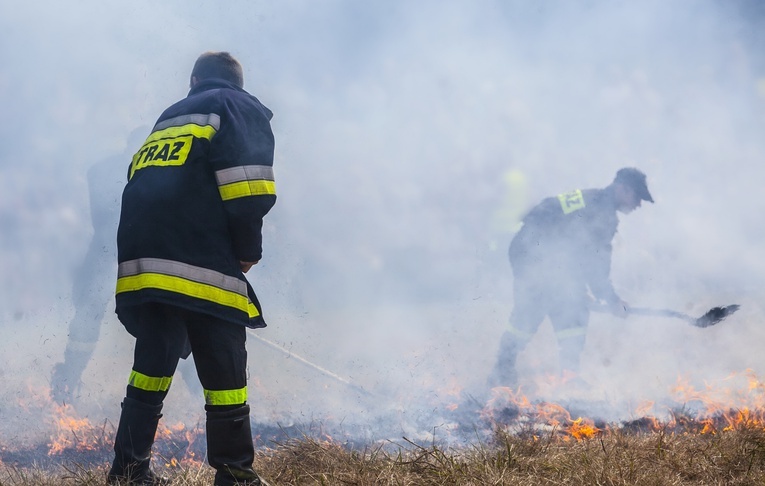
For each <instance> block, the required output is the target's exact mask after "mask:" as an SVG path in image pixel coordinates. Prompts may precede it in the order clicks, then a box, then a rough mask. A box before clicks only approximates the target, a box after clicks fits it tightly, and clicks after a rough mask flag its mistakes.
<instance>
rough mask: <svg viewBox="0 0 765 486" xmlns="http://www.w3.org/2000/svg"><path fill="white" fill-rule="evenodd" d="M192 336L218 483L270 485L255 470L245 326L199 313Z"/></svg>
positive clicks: (221, 485) (220, 485)
mask: <svg viewBox="0 0 765 486" xmlns="http://www.w3.org/2000/svg"><path fill="white" fill-rule="evenodd" d="M188 330H189V340H190V341H191V349H192V352H193V353H194V363H195V364H196V367H197V373H198V374H199V379H200V382H201V383H202V387H203V388H204V394H205V410H206V412H207V424H206V426H207V460H208V462H209V463H210V466H212V467H213V468H215V470H216V473H215V486H230V485H247V486H258V485H264V486H267V485H268V483H267V482H266V481H265V480H263V479H262V478H261V477H260V476H259V475H258V474H257V473H256V472H255V470H254V469H253V465H252V464H253V460H254V458H255V448H254V444H253V440H252V432H251V428H250V406H249V405H248V404H247V349H246V347H245V342H246V338H247V334H246V332H247V330H246V328H245V327H243V326H240V325H237V324H232V323H229V322H226V321H223V320H220V319H216V318H214V317H212V316H207V315H203V314H196V315H195V318H194V319H192V320H191V321H190V324H189V327H188Z"/></svg>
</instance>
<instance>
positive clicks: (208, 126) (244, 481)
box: [108, 52, 276, 486]
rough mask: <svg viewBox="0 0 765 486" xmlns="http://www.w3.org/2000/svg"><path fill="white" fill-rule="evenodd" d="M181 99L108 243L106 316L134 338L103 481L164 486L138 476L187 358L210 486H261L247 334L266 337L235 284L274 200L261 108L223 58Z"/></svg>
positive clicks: (197, 68)
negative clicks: (110, 274) (110, 294)
mask: <svg viewBox="0 0 765 486" xmlns="http://www.w3.org/2000/svg"><path fill="white" fill-rule="evenodd" d="M190 85H191V90H190V91H189V94H188V96H187V97H186V98H185V99H182V100H180V101H178V102H177V103H175V104H173V105H172V106H170V107H169V108H167V109H166V110H165V111H164V112H163V113H162V115H161V116H160V117H159V119H158V121H157V123H156V125H154V128H153V130H152V132H151V134H150V135H149V137H148V138H147V140H146V142H145V143H144V144H143V146H142V147H141V149H140V150H139V151H138V152H137V153H136V154H135V156H133V160H132V163H131V165H130V169H129V172H128V182H127V185H126V186H125V190H124V192H123V195H122V210H121V214H120V222H119V230H118V233H117V250H118V260H119V268H118V277H117V290H116V303H117V315H118V317H119V319H120V321H121V322H122V323H123V325H124V326H125V328H126V329H127V330H128V332H129V333H130V334H132V335H133V336H134V337H135V338H136V342H135V352H134V362H133V369H132V371H131V373H130V378H129V381H128V386H127V391H126V396H125V399H124V400H123V402H122V414H121V416H120V421H119V425H118V427H117V435H116V437H115V444H114V451H115V458H114V462H113V463H112V467H111V469H110V471H109V474H108V480H109V482H110V483H111V484H117V483H120V482H123V483H124V482H126V481H132V482H134V483H138V484H166V483H167V480H166V479H165V478H162V477H160V476H157V475H155V474H154V473H153V472H152V471H151V469H150V467H149V466H150V464H149V463H150V460H151V448H152V445H153V443H154V437H155V434H156V431H157V426H158V423H159V419H160V417H161V414H160V411H161V410H162V404H163V402H164V399H165V397H166V396H167V393H168V391H169V389H170V384H171V382H172V376H173V373H174V372H175V369H176V366H177V365H178V361H179V360H180V359H181V358H182V357H184V356H187V355H188V353H189V352H193V354H194V363H195V365H196V368H197V373H198V375H199V379H200V381H201V383H202V386H203V387H204V397H205V403H206V405H205V410H206V411H207V423H206V429H207V458H208V461H209V463H210V465H211V466H212V467H214V468H215V469H216V474H215V484H216V485H217V486H227V485H233V484H239V485H260V484H265V482H264V481H262V480H261V479H260V478H259V476H258V474H257V473H256V472H255V471H254V470H253V469H252V463H253V459H254V444H253V439H252V433H251V431H250V407H249V405H248V404H247V350H246V348H245V341H246V337H247V334H246V331H247V328H248V327H249V328H259V327H265V325H266V323H265V321H264V320H263V316H262V312H261V308H260V304H259V302H258V300H257V298H256V296H255V292H254V291H253V289H252V287H251V286H250V284H249V282H248V281H247V279H246V278H245V276H244V273H246V272H247V271H249V270H250V268H251V267H252V266H253V265H255V264H257V263H258V262H259V261H260V259H261V256H262V233H261V230H262V225H263V217H264V216H265V215H266V214H267V213H268V212H269V210H270V209H271V207H272V206H273V205H274V203H275V202H276V192H275V186H274V174H273V155H274V137H273V133H272V131H271V125H270V120H271V117H272V114H271V111H270V110H269V109H268V108H266V107H265V106H263V105H262V104H261V103H260V101H258V99H257V98H255V97H254V96H252V95H250V94H249V93H247V92H246V91H244V89H243V85H244V78H243V74H242V66H241V65H240V64H239V62H238V61H237V60H236V59H234V58H233V57H232V56H231V55H230V54H229V53H227V52H207V53H204V54H202V55H201V56H200V57H199V58H198V59H197V61H196V63H195V64H194V67H193V69H192V71H191V81H190Z"/></svg>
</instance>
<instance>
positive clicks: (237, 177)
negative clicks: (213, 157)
mask: <svg viewBox="0 0 765 486" xmlns="http://www.w3.org/2000/svg"><path fill="white" fill-rule="evenodd" d="M215 178H216V179H217V180H218V185H219V186H222V185H224V184H231V183H232V182H242V181H255V180H267V181H272V180H274V168H273V167H271V166H268V165H240V166H238V167H230V168H228V169H221V170H218V171H216V172H215Z"/></svg>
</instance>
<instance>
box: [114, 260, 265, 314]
mask: <svg viewBox="0 0 765 486" xmlns="http://www.w3.org/2000/svg"><path fill="white" fill-rule="evenodd" d="M149 288H153V289H160V290H167V291H169V292H176V293H179V294H183V295H188V296H190V297H195V298H197V299H202V300H207V301H209V302H214V303H216V304H219V305H223V306H226V307H233V308H234V309H237V310H240V311H242V312H244V313H246V314H247V315H248V316H249V318H250V319H252V318H254V317H257V316H259V315H260V313H259V312H258V309H257V308H256V307H255V304H253V303H252V302H251V301H250V298H249V296H248V295H247V284H246V283H244V282H243V281H241V280H239V279H238V278H236V277H231V276H228V275H224V274H222V273H220V272H216V271H215V270H210V269H207V268H202V267H195V266H193V265H188V264H186V263H181V262H175V261H172V260H162V259H159V258H139V259H138V260H130V261H127V262H122V263H120V265H119V269H118V271H117V293H118V294H119V293H121V292H132V291H136V290H143V289H149Z"/></svg>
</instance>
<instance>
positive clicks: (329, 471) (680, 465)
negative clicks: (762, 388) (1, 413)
mask: <svg viewBox="0 0 765 486" xmlns="http://www.w3.org/2000/svg"><path fill="white" fill-rule="evenodd" d="M255 466H256V469H257V470H258V471H259V472H260V473H261V474H263V475H264V477H266V478H268V479H269V480H270V481H272V483H273V484H275V485H402V486H403V485H447V484H448V485H452V484H459V485H482V486H483V485H492V484H496V485H528V486H532V485H534V486H538V485H562V484H565V485H582V486H584V485H587V486H590V485H641V486H643V485H645V486H651V485H657V486H658V485H662V486H665V485H742V486H743V485H762V484H765V430H763V429H762V427H747V428H740V429H738V430H729V431H724V432H717V433H708V434H698V433H679V434H678V433H670V432H668V431H659V432H651V433H633V432H628V431H625V430H610V431H607V432H604V433H602V434H600V436H599V437H594V438H589V439H585V440H580V441H576V440H572V439H569V440H563V439H561V437H560V435H557V434H554V433H551V434H550V435H547V436H544V435H543V436H540V435H539V434H536V435H529V434H523V433H521V434H512V435H511V434H507V433H504V432H502V431H497V432H496V434H495V436H494V438H493V439H492V440H491V441H490V443H486V444H477V445H473V446H469V447H462V448H459V449H452V448H441V447H439V446H437V445H434V444H424V445H423V444H416V443H414V442H411V441H407V440H403V441H402V443H400V444H392V443H383V444H378V445H375V446H369V447H367V448H366V449H363V450H358V449H348V448H346V447H343V446H342V445H340V444H338V443H335V442H331V441H324V440H317V439H313V438H310V437H303V438H301V439H292V440H289V441H286V442H284V443H281V444H276V445H275V446H274V447H273V448H271V449H264V450H261V451H260V452H259V453H258V455H257V457H256V461H255ZM105 474H106V467H105V466H104V467H102V468H99V467H97V468H86V467H83V466H78V465H77V464H73V465H72V464H70V465H65V466H57V467H56V468H55V470H52V471H51V470H44V469H42V468H40V467H31V468H24V469H20V468H15V467H13V466H8V465H5V466H3V465H0V486H48V485H57V486H59V485H94V486H96V485H98V486H100V485H103V484H105V482H104V477H105ZM172 477H173V479H174V483H173V484H175V485H178V486H201V485H207V484H211V483H212V471H211V469H210V468H209V467H207V466H204V465H200V464H195V465H191V466H185V467H181V468H180V469H175V470H174V471H173V472H172Z"/></svg>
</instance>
